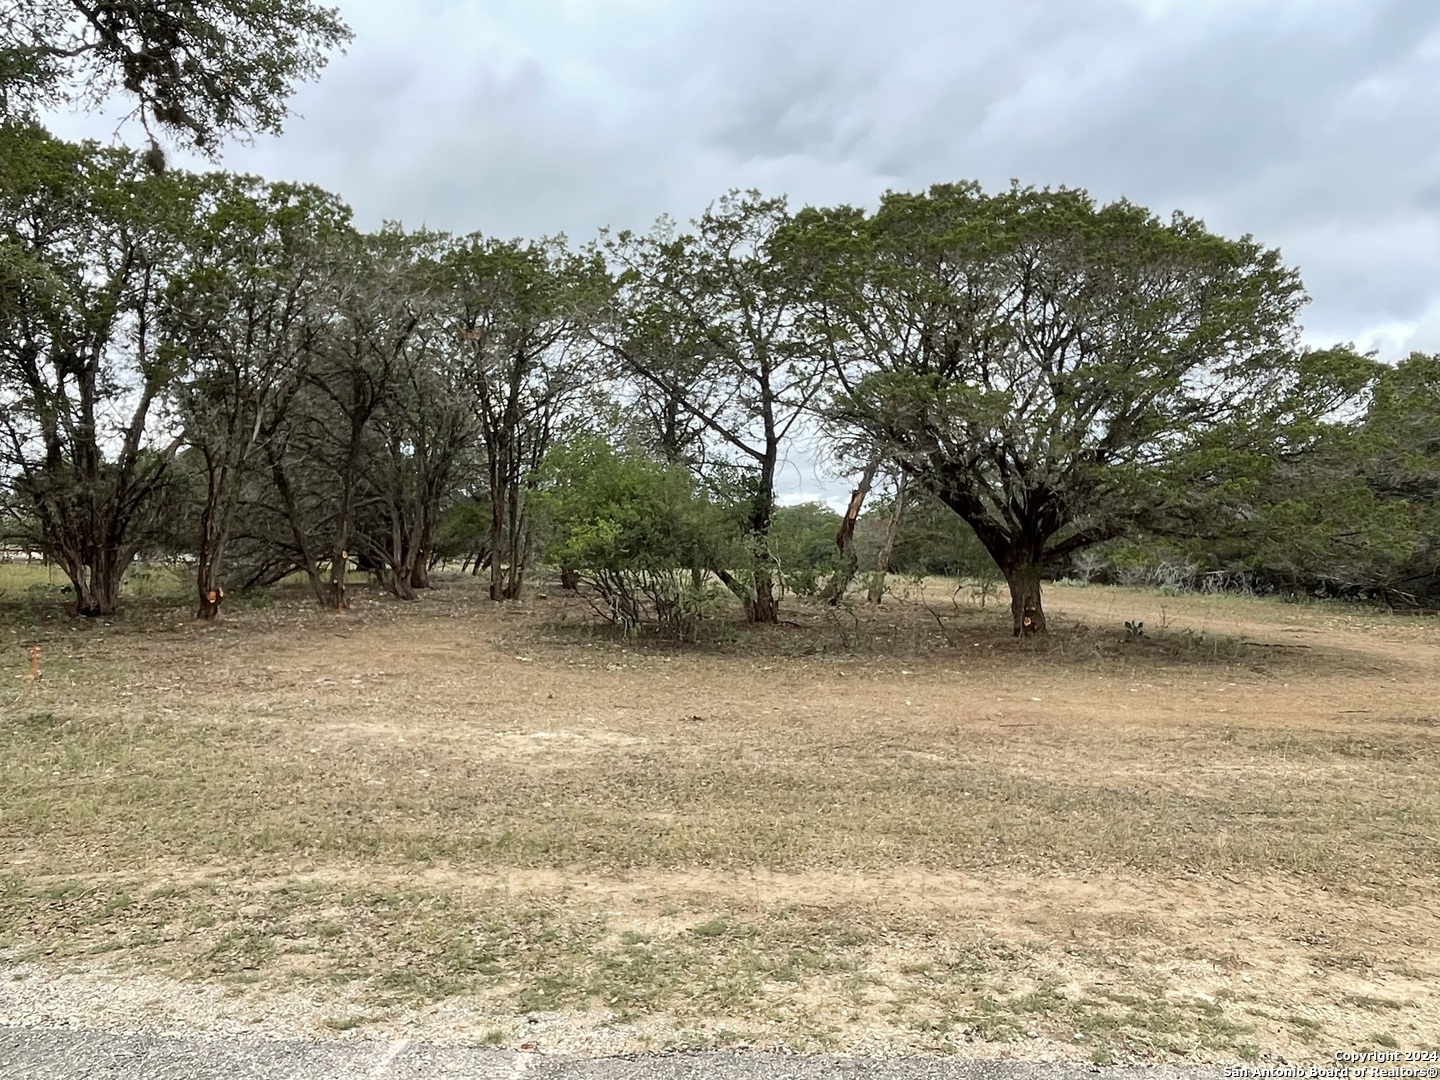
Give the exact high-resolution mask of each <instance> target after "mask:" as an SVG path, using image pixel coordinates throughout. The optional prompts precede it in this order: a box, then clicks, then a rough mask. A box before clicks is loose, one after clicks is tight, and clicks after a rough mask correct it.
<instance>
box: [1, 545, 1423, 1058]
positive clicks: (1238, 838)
mask: <svg viewBox="0 0 1440 1080" xmlns="http://www.w3.org/2000/svg"><path fill="white" fill-rule="evenodd" d="M22 572H23V573H32V574H33V573H34V570H33V569H32V570H29V571H23V570H21V569H18V568H12V569H9V570H8V571H7V573H8V574H10V575H11V576H10V577H3V578H0V635H3V637H0V642H3V643H4V644H5V648H4V650H3V653H0V659H3V668H0V674H3V680H0V682H3V685H0V713H3V715H0V850H3V855H4V864H5V867H6V868H7V869H6V870H5V871H4V874H3V877H0V964H4V965H5V967H6V968H8V970H9V973H10V974H9V981H10V983H11V985H12V986H19V985H24V986H25V987H28V988H30V989H29V992H31V993H36V992H40V990H39V989H37V988H43V987H45V986H54V987H56V988H57V990H56V993H57V994H60V993H61V991H63V995H62V996H63V1000H64V1005H63V1010H62V1006H61V1005H60V1004H57V1005H56V1009H57V1010H59V1011H64V1010H68V1011H66V1012H65V1013H64V1015H65V1018H66V1019H73V1020H83V1021H86V1022H91V1023H97V1024H104V1023H107V1022H110V1023H114V1022H119V1021H120V1020H122V1019H123V1020H124V1021H125V1022H134V1021H135V1020H136V1016H137V1015H140V1016H149V1017H150V1018H151V1019H152V1020H153V1024H154V1025H157V1026H160V1027H165V1026H170V1027H177V1026H180V1027H186V1026H188V1027H194V1026H199V1027H215V1026H229V1027H235V1026H239V1027H253V1028H258V1029H262V1030H265V1031H268V1032H272V1033H283V1034H311V1033H315V1032H321V1033H331V1034H337V1035H339V1034H340V1033H344V1037H363V1036H366V1035H371V1034H378V1033H391V1032H397V1031H403V1032H405V1033H406V1034H407V1035H412V1036H413V1035H416V1034H417V1033H418V1034H420V1035H423V1036H425V1037H430V1038H440V1039H457V1040H464V1041H479V1042H494V1043H503V1044H507V1045H520V1044H526V1043H528V1044H534V1045H536V1046H538V1047H539V1048H540V1049H542V1050H577V1049H590V1050H594V1049H600V1050H614V1051H619V1050H634V1049H644V1048H654V1049H658V1048H661V1047H680V1046H687V1047H688V1046H721V1045H740V1046H775V1045H782V1046H787V1047H791V1048H795V1049H802V1050H836V1051H843V1052H858V1053H898V1052H909V1053H941V1054H946V1053H958V1054H962V1055H967V1056H997V1055H1002V1056H1011V1057H1031V1058H1066V1059H1075V1060H1094V1061H1098V1062H1108V1061H1130V1060H1143V1061H1157V1060H1163V1061H1170V1060H1194V1061H1237V1060H1251V1061H1254V1060H1267V1059H1274V1058H1277V1057H1284V1058H1286V1059H1288V1060H1292V1061H1310V1060H1315V1061H1319V1060H1321V1059H1326V1060H1329V1058H1330V1055H1331V1054H1333V1052H1334V1051H1336V1050H1363V1049H1378V1048H1395V1047H1399V1048H1411V1049H1415V1048H1421V1047H1427V1048H1434V1047H1436V1046H1437V1045H1440V906H1437V900H1440V754H1437V750H1440V626H1437V623H1436V622H1435V620H1433V619H1424V618H1410V619H1407V618H1400V617H1395V616H1389V615H1385V614H1381V613H1378V612H1375V611H1372V610H1368V609H1362V608H1354V607H1344V606H1334V605H1324V604H1309V605H1294V604H1283V603H1281V602H1279V601H1273V600H1255V599H1244V598H1238V597H1229V596H1226V597H1198V596H1161V595H1159V594H1157V593H1153V592H1141V591H1136V590H1126V589H1118V588H1099V587H1095V588H1081V587H1077V586H1069V587H1066V586H1061V587H1055V588H1052V589H1050V590H1049V592H1048V594H1047V596H1048V602H1049V605H1050V607H1051V611H1052V623H1053V625H1054V627H1055V633H1054V634H1053V636H1052V638H1051V640H1049V641H1046V642H1043V643H1022V642H1016V641H1015V640H1013V639H1012V638H1010V636H1009V634H1008V610H1006V609H1004V608H1003V605H997V604H996V603H995V602H994V601H993V600H992V601H991V602H990V603H989V604H988V605H987V606H986V607H985V609H984V610H981V609H980V607H979V606H978V604H977V603H975V598H974V597H973V596H972V595H971V594H970V593H969V592H967V591H965V590H961V591H960V592H959V593H956V592H955V590H954V586H953V584H945V583H942V582H928V583H925V584H923V585H912V586H909V587H906V588H904V589H902V590H901V593H902V595H897V596H895V597H891V598H889V599H887V601H886V603H885V604H884V605H882V606H881V607H880V608H878V609H875V608H868V607H866V606H865V605H863V604H862V605H858V606H856V607H855V608H853V609H850V610H846V611H841V612H832V611H829V610H828V609H821V608H818V607H812V606H808V605H805V604H803V603H801V602H798V601H795V602H791V603H790V604H789V606H788V607H787V611H786V615H787V618H789V619H791V620H792V625H787V626H783V627H777V628H769V629H764V630H755V629H748V628H745V627H742V626H738V625H737V626H733V627H730V628H729V629H728V631H727V632H726V633H725V634H722V635H720V638H721V640H718V641H716V642H714V643H712V644H709V645H704V646H699V647H689V648H685V649H679V648H675V647H666V646H659V645H655V646H637V645H634V644H631V645H625V644H622V643H619V642H616V641H613V640H610V639H608V638H606V637H605V636H604V635H602V634H600V633H599V632H598V631H597V629H596V627H595V626H594V623H593V617H592V616H591V615H590V613H589V612H588V610H587V609H586V608H585V607H584V605H583V604H580V603H578V602H577V601H575V600H573V599H566V598H564V597H561V596H559V595H558V594H551V595H550V596H549V597H543V596H537V597H535V598H534V599H531V600H528V601H526V602H524V603H518V604H511V605H491V604H489V603H487V602H485V601H484V600H483V599H482V597H481V594H480V592H479V590H478V589H476V588H475V587H474V586H473V585H471V584H470V583H469V582H463V581H451V582H446V583H445V584H444V585H443V587H442V588H441V589H439V590H436V591H435V592H434V593H432V594H429V595H426V596H425V597H424V599H423V600H422V601H421V602H419V603H417V604H410V605H405V604H400V603H398V602H392V601H390V600H388V599H386V598H384V597H383V596H381V595H380V594H378V593H375V592H365V591H360V592H359V597H358V601H357V603H356V606H355V609H354V610H353V611H352V612H350V613H349V614H347V615H345V616H344V617H336V616H334V615H332V614H326V613H322V612H319V611H317V610H314V609H313V606H312V605H311V604H310V603H309V601H307V599H306V597H305V596H304V595H303V594H302V593H301V592H299V591H298V590H297V591H289V592H282V593H281V594H279V595H277V596H276V597H275V598H274V599H272V600H269V601H266V602H251V603H248V604H236V605H235V606H234V607H233V608H232V609H231V610H229V611H228V612H227V617H226V618H225V619H224V620H223V621H222V622H221V623H220V624H218V625H215V626H201V625H198V624H195V623H193V622H192V621H190V619H189V614H190V611H189V607H188V602H186V601H184V600H183V599H180V600H175V599H170V597H171V596H172V595H179V596H181V597H183V582H181V581H180V579H179V578H176V583H175V585H174V587H173V588H169V589H167V588H166V587H162V586H161V585H160V584H157V583H156V582H155V581H151V582H149V584H148V585H147V589H148V591H147V590H146V589H141V590H135V589H133V588H132V592H131V595H132V597H133V600H132V604H131V609H130V612H129V613H128V614H127V615H126V616H125V617H123V618H120V619H117V620H114V621H113V625H97V624H94V623H86V624H79V623H76V622H75V621H73V620H71V619H69V618H67V617H65V616H64V615H63V613H62V612H61V611H60V609H59V608H58V606H57V604H56V599H57V598H56V597H55V596H54V595H53V593H52V592H50V591H47V590H51V589H53V588H54V586H52V585H50V584H48V583H45V582H44V581H43V579H42V580H40V581H29V580H22V579H20V578H19V577H18V576H16V575H19V574H20V573H22ZM41 573H43V571H41ZM37 586H39V587H37ZM1136 619H1143V620H1144V621H1145V625H1146V628H1147V634H1146V636H1145V637H1144V638H1141V639H1139V640H1127V637H1126V634H1125V633H1124V630H1123V623H1124V622H1125V621H1126V620H1136ZM35 644H38V645H39V646H40V650H41V663H42V675H41V677H40V679H39V680H37V681H34V682H32V681H30V680H29V679H27V678H26V673H27V671H28V669H29V648H30V646H31V645H35ZM3 977H4V976H3V974H0V978H3ZM5 994H6V991H5V990H4V989H3V988H0V1021H3V1019H4V1015H3V1014H4V1006H5V1001H6V996H5ZM57 1000H58V999H57ZM117 1002H118V1004H117ZM59 1011H57V1013H56V1015H57V1016H58V1015H59V1014H60V1012H59Z"/></svg>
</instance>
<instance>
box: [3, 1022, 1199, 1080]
mask: <svg viewBox="0 0 1440 1080" xmlns="http://www.w3.org/2000/svg"><path fill="white" fill-rule="evenodd" d="M1221 1072H1222V1070H1220V1069H1219V1068H1216V1067H1198V1068H1171V1067H1159V1066H1157V1067H1152V1068H1133V1069H1119V1068H1117V1069H1098V1068H1096V1067H1095V1066H1091V1065H1040V1064H1034V1063H1030V1062H1003V1061H958V1060H954V1059H946V1060H925V1059H916V1058H911V1059H899V1060H895V1059H889V1060H886V1059H875V1058H863V1059H862V1058H819V1057H793V1056H786V1055H776V1054H649V1055H640V1056H634V1057H609V1058H579V1057H550V1056H545V1055H540V1054H531V1053H524V1052H515V1051H510V1050H496V1049H491V1048H486V1047H456V1046H444V1047H442V1046H434V1045H428V1044H426V1043H421V1042H414V1043H412V1042H408V1041H405V1040H399V1041H396V1042H363V1041H359V1040H354V1041H344V1042H342V1041H336V1040H327V1041H325V1042H300V1041H294V1042H271V1041H267V1040H263V1039H251V1038H238V1037H225V1038H181V1037H174V1036H160V1035H144V1034H117V1033H110V1032H103V1031H92V1030H88V1029H83V1028H78V1029H77V1028H20V1027H0V1080H22V1078H23V1080H431V1078H434V1080H516V1078H518V1077H526V1078H527V1080H528V1078H533V1080H702V1078H703V1080H842V1078H847V1080H848V1078H855V1080H859V1078H861V1077H864V1078H866V1080H871V1078H873V1080H1081V1078H1084V1080H1097V1078H1098V1080H1104V1078H1111V1080H1201V1078H1203V1080H1210V1078H1211V1077H1219V1076H1220V1075H1221Z"/></svg>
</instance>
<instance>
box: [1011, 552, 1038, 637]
mask: <svg viewBox="0 0 1440 1080" xmlns="http://www.w3.org/2000/svg"><path fill="white" fill-rule="evenodd" d="M1004 570H1005V581H1006V583H1007V584H1008V585H1009V586H1010V616H1011V618H1012V619H1013V620H1014V624H1013V633H1014V634H1015V636H1016V637H1034V636H1036V635H1037V634H1044V633H1047V632H1048V631H1047V629H1046V626H1045V608H1044V607H1043V606H1042V605H1041V602H1040V579H1041V575H1042V572H1043V570H1044V568H1043V567H1042V566H1040V565H1039V564H1037V563H1025V564H1020V565H1014V566H1008V567H1005V568H1004Z"/></svg>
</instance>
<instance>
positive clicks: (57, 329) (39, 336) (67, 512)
mask: <svg viewBox="0 0 1440 1080" xmlns="http://www.w3.org/2000/svg"><path fill="white" fill-rule="evenodd" d="M12 150H14V151H15V152H12ZM193 203H194V183H193V178H190V177H186V176H181V175H169V176H153V175H151V174H150V173H149V172H148V171H147V170H146V169H145V168H144V166H143V164H142V162H141V161H140V159H139V158H138V156H137V155H134V154H131V153H129V152H126V151H121V150H100V149H99V148H98V147H96V146H94V145H93V144H86V145H84V146H74V145H70V144H66V143H62V142H59V141H57V140H54V139H51V138H50V137H49V136H48V135H46V134H45V133H43V132H41V131H39V130H38V129H35V128H28V127H21V126H15V125H0V273H3V274H4V275H5V278H6V280H5V281H4V282H3V284H4V289H3V290H0V295H3V299H0V439H3V461H4V467H5V470H6V472H7V473H8V474H9V478H10V480H11V484H12V489H13V492H14V496H15V500H14V503H13V504H12V506H13V509H14V510H15V511H16V513H17V515H18V522H17V523H18V524H19V525H20V526H21V527H22V528H23V529H29V530H33V532H32V533H31V535H30V536H29V537H28V538H27V539H28V542H29V543H31V544H32V546H35V547H38V548H39V549H40V550H41V551H42V552H44V553H45V555H46V557H48V558H50V559H53V560H54V561H55V562H56V563H58V564H59V565H60V567H61V568H62V569H63V570H64V571H65V573H66V575H67V576H68V577H69V578H70V581H71V585H72V586H73V587H74V590H75V601H76V611H77V612H78V613H79V614H81V615H90V616H106V615H112V614H114V612H115V611H116V608H117V606H118V603H119V594H120V580H121V578H122V577H123V575H124V573H125V570H126V568H127V567H128V566H129V565H130V563H131V561H132V560H133V559H134V557H135V554H136V552H137V551H138V550H139V549H140V547H141V546H142V545H143V544H144V543H145V540H146V536H147V530H150V529H151V528H153V527H154V525H155V524H156V521H155V514H156V512H157V509H158V506H159V503H158V495H159V493H160V490H161V486H162V484H163V483H164V482H165V479H166V475H167V472H168V470H169V467H170V464H171V461H172V460H173V457H174V453H175V450H176V448H177V447H178V444H179V439H178V438H176V437H174V436H173V433H169V432H159V431H156V430H155V429H154V420H155V411H156V406H157V403H158V402H160V401H161V400H162V399H163V397H164V395H165V394H166V392H167V391H168V390H169V389H170V387H171V386H172V384H173V382H174V380H175V378H176V377H177V376H178V374H179V373H180V366H181V363H182V357H181V355H180V353H179V351H178V350H177V349H176V347H175V343H174V342H173V340H170V339H169V338H168V337H167V335H166V334H165V331H164V326H163V319H162V314H161V313H162V305H163V300H164V297H165V294H166V290H167V288H168V287H169V284H170V281H171V278H172V276H173V275H174V273H175V272H176V269H177V267H178V265H179V263H180V260H181V253H182V246H183V242H184V237H185V235H186V233H187V230H188V224H189V221H190V218H191V214H192V213H193Z"/></svg>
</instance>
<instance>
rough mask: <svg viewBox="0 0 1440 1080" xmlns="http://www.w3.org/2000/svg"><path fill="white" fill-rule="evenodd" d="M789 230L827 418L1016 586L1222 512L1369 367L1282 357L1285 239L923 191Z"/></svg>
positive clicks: (967, 191)
mask: <svg viewBox="0 0 1440 1080" xmlns="http://www.w3.org/2000/svg"><path fill="white" fill-rule="evenodd" d="M793 235H794V241H793V242H794V246H795V250H797V251H799V252H801V253H802V254H803V258H804V261H805V264H806V265H807V266H808V267H809V273H810V277H811V281H812V283H813V285H812V287H813V288H814V290H815V294H816V296H817V303H818V304H819V305H820V306H821V307H822V308H823V309H824V310H825V311H826V313H827V314H826V322H827V326H829V327H831V341H832V346H833V348H834V349H835V351H836V353H837V355H838V357H839V360H840V365H839V377H840V386H839V387H838V389H837V392H836V393H835V394H834V395H833V397H832V400H831V403H830V409H829V412H830V416H831V418H832V419H833V420H834V421H835V422H836V423H837V424H838V425H839V427H840V428H841V430H842V431H848V432H849V433H850V435H851V437H852V438H853V439H854V440H856V441H859V442H861V443H864V444H867V445H869V446H872V447H874V448H875V449H876V450H877V451H879V452H881V453H883V454H885V455H887V456H889V457H891V458H892V459H894V460H896V461H897V462H898V463H899V464H900V465H901V467H902V468H903V469H904V470H905V471H906V472H907V473H909V474H910V475H911V476H913V477H915V478H916V479H917V480H919V481H920V483H921V484H922V485H923V486H924V487H925V488H926V489H927V490H928V491H929V492H930V493H931V494H932V495H934V496H935V497H936V498H938V499H939V500H940V501H941V502H943V503H945V504H946V505H947V506H949V507H950V508H951V509H952V510H954V511H955V512H956V513H957V514H959V515H960V517H962V518H964V519H965V521H966V522H967V523H968V524H969V525H970V526H971V527H972V528H973V529H974V531H975V533H976V535H977V536H978V537H979V539H980V541H981V542H982V543H983V544H984V546H985V548H986V549H987V550H988V551H989V552H990V554H991V555H992V556H993V557H994V559H995V561H996V563H997V564H998V566H999V567H1000V569H1001V570H1002V571H1003V572H1004V573H1005V575H1006V577H1007V578H1009V579H1010V580H1011V583H1012V589H1013V588H1016V587H1020V585H1021V583H1023V582H1024V581H1025V580H1026V579H1027V578H1029V577H1032V576H1033V573H1034V571H1035V569H1036V568H1039V567H1043V566H1045V565H1047V564H1049V563H1051V562H1054V561H1056V560H1059V559H1063V558H1065V557H1067V556H1069V555H1070V554H1072V553H1074V552H1077V551H1080V550H1082V549H1083V548H1085V547H1088V546H1090V545H1092V544H1095V543H1099V542H1101V541H1104V540H1108V539H1112V538H1116V537H1121V536H1126V535H1134V534H1137V533H1141V532H1145V531H1165V530H1172V529H1182V530H1186V531H1194V530H1196V529H1197V528H1200V527H1203V526H1205V525H1207V524H1211V523H1224V522H1226V521H1229V520H1233V519H1234V518H1235V517H1236V515H1237V513H1238V505H1237V503H1238V500H1239V499H1240V498H1242V497H1244V496H1245V495H1247V494H1250V493H1253V490H1254V486H1255V484H1256V476H1255V474H1256V473H1257V471H1259V472H1263V468H1264V466H1265V464H1266V462H1268V461H1269V460H1270V459H1271V457H1272V454H1273V450H1274V448H1275V447H1276V446H1277V445H1278V444H1281V443H1284V444H1285V445H1286V446H1287V447H1292V448H1293V447H1294V446H1296V445H1298V443H1299V442H1300V441H1301V440H1302V439H1303V436H1304V435H1305V434H1307V432H1308V430H1309V428H1310V427H1313V425H1314V423H1315V422H1316V420H1317V418H1318V414H1320V413H1322V412H1323V411H1325V410H1331V411H1333V410H1334V409H1335V408H1337V407H1340V406H1341V405H1343V403H1344V401H1345V400H1346V397H1347V394H1349V393H1353V384H1354V382H1355V372H1356V370H1357V369H1363V368H1364V366H1365V365H1364V362H1363V359H1360V358H1354V357H1353V355H1352V354H1348V353H1346V352H1345V351H1343V350H1336V351H1334V352H1332V353H1327V354H1323V356H1322V357H1321V358H1320V359H1316V360H1313V361H1307V357H1306V354H1302V353H1300V352H1299V351H1298V350H1297V349H1296V341H1297V336H1298V331H1297V328H1296V324H1295V321H1294V320H1295V314H1296V312H1297V310H1298V309H1299V306H1300V305H1301V303H1302V302H1303V300H1304V294H1303V291H1302V289H1301V285H1300V281H1299V278H1298V276H1297V275H1296V273H1295V272H1294V271H1293V270H1291V269H1289V268H1287V267H1285V266H1284V265H1283V264H1282V263H1281V262H1280V257H1279V253H1278V252H1276V251H1273V250H1267V249H1265V248H1263V247H1261V246H1260V245H1259V244H1257V243H1256V242H1255V241H1254V240H1252V239H1251V238H1249V237H1243V238H1241V239H1239V240H1230V239H1226V238H1223V237H1220V236H1217V235H1214V234H1212V233H1210V232H1208V231H1207V230H1206V229H1205V227H1204V225H1203V224H1202V223H1201V222H1199V221H1197V220H1195V219H1193V218H1188V217H1186V216H1184V215H1183V214H1178V213H1177V214H1175V215H1173V216H1172V217H1171V218H1170V219H1169V220H1168V221H1162V220H1160V219H1159V218H1157V217H1155V216H1154V215H1153V214H1151V213H1150V212H1149V211H1147V210H1145V209H1143V208H1141V207H1138V206H1135V205H1133V204H1131V203H1128V202H1125V201H1121V202H1116V203H1111V204H1109V205H1104V206H1101V205H1097V204H1096V203H1095V201H1094V200H1093V199H1091V198H1090V196H1089V195H1087V194H1086V193H1085V192H1083V191H1077V190H1071V189H1064V188H1062V189H1059V190H1048V189H1047V190H1036V189H1033V188H1024V187H1021V186H1019V185H1015V186H1012V187H1011V188H1010V189H1009V190H1007V191H1002V192H1000V193H998V194H995V195H987V194H985V193H984V192H983V191H982V190H981V189H980V188H979V187H978V185H974V184H950V185H937V186H936V187H934V188H932V189H931V190H930V191H929V192H928V193H925V194H904V193H892V194H890V195H887V196H886V197H885V198H884V200H883V201H882V204H881V207H880V209H879V210H878V211H877V212H876V213H875V214H874V215H871V216H868V217H867V216H865V215H863V214H860V213H858V212H857V211H854V210H851V209H849V208H842V209H840V210H835V211H807V212H806V213H804V214H801V215H800V216H799V218H798V219H797V223H796V227H795V230H794V233H793ZM1292 428H1295V429H1299V430H1298V431H1297V430H1291V429H1292ZM1027 568H1028V569H1027ZM1017 595H1018V594H1017ZM1016 611H1017V614H1016V619H1017V624H1016V625H1017V632H1019V629H1020V625H1021V624H1020V614H1019V607H1018V606H1017V608H1016Z"/></svg>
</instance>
